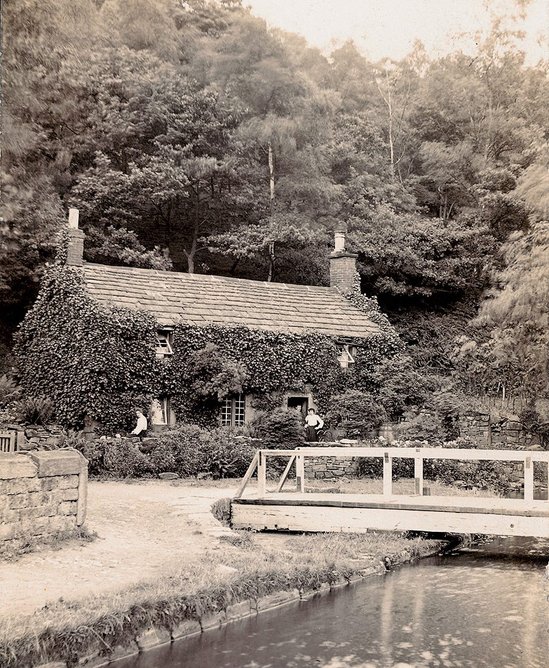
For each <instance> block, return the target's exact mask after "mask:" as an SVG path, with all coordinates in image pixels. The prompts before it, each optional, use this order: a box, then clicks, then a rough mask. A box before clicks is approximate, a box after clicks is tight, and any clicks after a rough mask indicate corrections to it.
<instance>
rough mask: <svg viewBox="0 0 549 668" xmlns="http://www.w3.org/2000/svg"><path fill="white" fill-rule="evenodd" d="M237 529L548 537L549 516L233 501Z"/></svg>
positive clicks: (234, 525) (233, 516) (234, 521)
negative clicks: (422, 532) (252, 503)
mask: <svg viewBox="0 0 549 668" xmlns="http://www.w3.org/2000/svg"><path fill="white" fill-rule="evenodd" d="M232 527H233V528H235V529H255V530H259V531H261V530H265V529H266V530H279V531H281V530H284V531H312V532H317V531H322V532H331V531H352V532H366V531H368V530H378V531H379V530H381V531H430V532H451V533H478V534H487V535H498V536H532V537H539V538H549V520H547V519H545V520H543V521H542V520H540V518H537V517H521V516H512V515H487V514H483V513H468V514H461V513H449V512H432V511H429V510H424V509H422V510H414V511H407V512H402V511H399V510H395V509H392V508H384V509H372V508H334V507H332V508H325V509H324V511H323V512H322V513H319V511H318V508H316V507H312V506H295V507H289V506H277V505H263V506H261V505H255V506H254V505H249V504H243V503H233V506H232Z"/></svg>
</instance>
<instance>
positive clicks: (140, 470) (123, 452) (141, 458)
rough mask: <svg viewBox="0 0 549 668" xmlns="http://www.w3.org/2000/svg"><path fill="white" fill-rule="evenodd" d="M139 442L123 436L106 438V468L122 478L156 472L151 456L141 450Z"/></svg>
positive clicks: (104, 462)
mask: <svg viewBox="0 0 549 668" xmlns="http://www.w3.org/2000/svg"><path fill="white" fill-rule="evenodd" d="M137 443H138V442H135V443H134V441H132V440H130V439H122V438H114V439H109V440H106V441H105V446H104V452H103V466H104V467H105V469H106V470H107V471H108V472H109V473H111V474H112V475H114V476H116V477H120V478H138V477H141V476H143V475H146V474H147V473H149V474H150V473H155V471H153V468H152V466H151V459H150V457H149V456H148V455H145V454H143V453H142V452H141V450H140V449H139V447H138V445H137Z"/></svg>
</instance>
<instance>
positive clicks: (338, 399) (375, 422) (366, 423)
mask: <svg viewBox="0 0 549 668" xmlns="http://www.w3.org/2000/svg"><path fill="white" fill-rule="evenodd" d="M386 419H387V413H386V412H385V409H384V408H383V406H382V405H381V404H380V403H379V402H378V401H377V399H376V398H375V397H373V396H372V395H371V394H368V393H366V392H360V391H359V390H347V391H346V392H344V393H343V394H338V395H335V396H334V397H332V399H331V400H330V403H329V404H328V410H327V412H326V421H327V422H329V424H330V427H332V428H333V427H342V428H343V429H345V432H346V434H347V437H349V438H367V437H368V436H370V435H371V432H372V431H373V430H375V429H378V428H379V427H380V426H381V425H382V424H383V422H384V421H385V420H386Z"/></svg>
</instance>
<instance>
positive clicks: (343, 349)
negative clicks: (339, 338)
mask: <svg viewBox="0 0 549 668" xmlns="http://www.w3.org/2000/svg"><path fill="white" fill-rule="evenodd" d="M339 350H340V355H339V357H338V358H337V359H338V360H339V363H340V364H341V368H342V369H348V368H349V367H350V366H351V365H352V364H354V363H355V355H356V346H352V345H350V344H348V343H343V344H341V345H340V348H339Z"/></svg>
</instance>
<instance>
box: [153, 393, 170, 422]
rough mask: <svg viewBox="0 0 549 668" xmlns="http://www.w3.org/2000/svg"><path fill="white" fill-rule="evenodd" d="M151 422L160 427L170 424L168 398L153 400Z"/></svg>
mask: <svg viewBox="0 0 549 668" xmlns="http://www.w3.org/2000/svg"><path fill="white" fill-rule="evenodd" d="M151 422H152V424H153V425H158V426H166V425H169V424H170V399H169V398H168V397H162V398H161V399H153V402H152V404H151Z"/></svg>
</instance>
